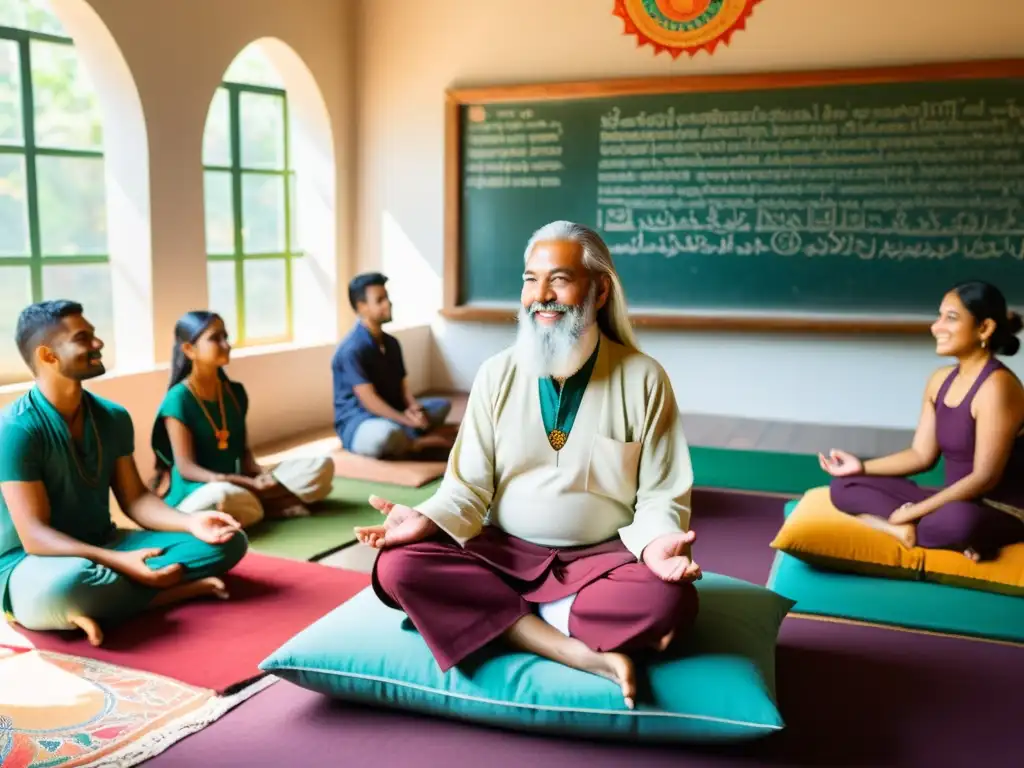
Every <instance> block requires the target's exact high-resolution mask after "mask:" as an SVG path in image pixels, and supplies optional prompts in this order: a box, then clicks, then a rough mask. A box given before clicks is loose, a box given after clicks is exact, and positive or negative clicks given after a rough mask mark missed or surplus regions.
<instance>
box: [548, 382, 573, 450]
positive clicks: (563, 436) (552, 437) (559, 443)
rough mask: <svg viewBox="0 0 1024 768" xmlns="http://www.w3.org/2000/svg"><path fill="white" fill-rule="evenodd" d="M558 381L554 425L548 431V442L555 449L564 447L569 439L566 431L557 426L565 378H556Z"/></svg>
mask: <svg viewBox="0 0 1024 768" xmlns="http://www.w3.org/2000/svg"><path fill="white" fill-rule="evenodd" d="M555 381H557V382H558V384H559V386H558V403H557V404H556V405H555V426H554V428H553V429H552V430H551V431H550V432H548V442H549V443H550V444H551V447H552V448H554V449H555V450H556V451H560V450H562V448H564V447H565V443H566V441H567V440H568V439H569V435H568V433H567V432H564V431H562V430H561V429H559V428H558V426H557V425H558V415H559V414H560V413H561V412H562V393H563V392H565V379H561V378H556V379H555Z"/></svg>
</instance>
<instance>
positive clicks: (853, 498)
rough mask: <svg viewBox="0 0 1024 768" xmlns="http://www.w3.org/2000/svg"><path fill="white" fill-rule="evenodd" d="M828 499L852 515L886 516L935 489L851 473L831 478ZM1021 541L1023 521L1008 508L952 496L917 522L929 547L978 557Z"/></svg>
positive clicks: (995, 553)
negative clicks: (953, 498) (1004, 509)
mask: <svg viewBox="0 0 1024 768" xmlns="http://www.w3.org/2000/svg"><path fill="white" fill-rule="evenodd" d="M829 491H830V495H831V497H832V504H833V505H834V506H835V507H836V508H837V509H839V510H841V511H842V512H846V513H847V514H850V515H865V514H866V515H874V516H875V517H885V518H888V517H889V515H891V514H892V513H893V512H895V511H896V510H897V509H898V508H899V507H901V506H902V505H904V504H906V503H908V502H909V503H911V504H916V503H917V502H919V501H924V500H925V499H927V498H928V497H929V496H932V495H933V493H934V491H930V490H928V489H926V488H922V487H921V486H919V485H917V484H916V483H914V482H913V481H911V480H907V479H906V478H903V477H877V476H873V475H855V476H853V477H836V478H833V480H832V483H831V485H830V487H829ZM1020 541H1024V523H1022V522H1021V521H1020V520H1018V519H1017V518H1016V517H1014V516H1013V515H1011V514H1008V513H1007V512H1001V511H999V510H998V509H994V508H992V507H990V506H987V505H985V504H981V503H976V502H972V501H951V502H949V503H948V504H943V505H942V506H941V507H939V508H938V509H937V510H935V511H934V512H932V513H930V514H928V515H925V516H924V517H922V518H920V519H919V520H918V521H917V545H918V546H919V547H927V548H928V549H952V550H956V551H957V552H963V551H964V550H966V549H968V548H970V549H973V550H974V551H975V552H977V553H978V556H979V557H980V558H981V559H982V560H991V559H994V558H995V557H997V556H998V555H999V550H1000V549H1002V548H1003V547H1006V546H1009V545H1010V544H1016V543H1017V542H1020Z"/></svg>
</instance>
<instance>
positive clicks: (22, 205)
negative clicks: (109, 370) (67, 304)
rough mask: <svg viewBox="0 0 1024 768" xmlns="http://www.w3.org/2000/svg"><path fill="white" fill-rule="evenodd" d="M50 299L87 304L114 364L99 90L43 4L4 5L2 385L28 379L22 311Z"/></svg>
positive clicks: (21, 0) (16, 0)
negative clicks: (20, 347)
mask: <svg viewBox="0 0 1024 768" xmlns="http://www.w3.org/2000/svg"><path fill="white" fill-rule="evenodd" d="M54 298H67V299H73V300H75V301H79V302H81V303H83V304H84V305H85V309H86V313H87V315H88V317H89V319H90V320H91V321H92V322H93V323H94V324H95V325H96V327H97V329H98V333H99V334H100V336H101V337H102V338H103V339H104V341H106V342H107V345H108V346H107V349H106V351H105V353H104V354H105V357H106V358H107V364H108V367H109V366H110V365H112V363H113V357H114V354H113V348H112V342H113V302H112V299H111V281H110V266H109V259H108V246H107V211H106V183H105V178H104V163H103V131H102V126H101V125H100V114H99V107H98V106H97V100H96V92H95V90H94V89H93V86H92V83H91V82H90V81H89V78H88V75H87V73H86V71H85V69H84V68H83V67H82V65H81V64H80V62H79V60H78V56H77V54H76V52H75V48H74V44H73V42H72V40H71V38H69V37H68V36H67V32H66V31H65V30H64V28H63V26H62V25H61V23H60V21H59V19H57V17H56V16H55V15H54V14H53V12H52V11H51V9H50V6H49V3H48V2H46V0H0V383H9V382H11V381H17V380H24V379H27V378H28V376H29V374H28V371H27V370H26V368H25V365H24V363H23V362H22V360H21V357H20V356H19V355H18V351H17V348H16V347H15V344H14V329H15V325H16V323H17V317H18V313H19V312H20V311H21V309H22V308H23V307H25V306H26V305H27V304H29V303H31V302H34V301H40V300H42V299H54Z"/></svg>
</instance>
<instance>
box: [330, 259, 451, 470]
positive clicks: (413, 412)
mask: <svg viewBox="0 0 1024 768" xmlns="http://www.w3.org/2000/svg"><path fill="white" fill-rule="evenodd" d="M387 281H388V279H387V278H386V277H385V276H384V275H382V274H380V273H379V272H370V273H366V274H361V275H356V276H355V277H354V278H353V279H352V282H350V283H349V285H348V300H349V304H351V305H352V309H353V310H355V312H356V314H357V315H358V316H359V320H358V322H357V323H356V326H355V328H353V329H352V331H351V332H350V333H349V334H348V336H346V337H345V338H344V339H343V340H342V342H341V344H339V345H338V349H337V350H336V351H335V353H334V359H333V360H332V361H331V368H332V370H333V373H334V429H335V430H336V431H337V433H338V437H340V438H341V444H342V446H343V447H344V448H345V450H347V451H350V452H352V453H358V454H361V455H363V456H372V457H374V458H397V457H400V456H402V455H404V454H406V453H408V452H409V451H410V450H412V449H414V447H415V445H416V441H417V440H418V439H419V438H421V437H423V436H424V435H426V434H427V433H428V432H430V431H431V430H433V429H436V428H437V427H439V426H441V425H442V424H444V421H445V419H446V418H447V417H448V412H449V411H450V410H451V403H450V402H449V401H448V400H445V399H443V398H424V399H423V400H422V401H417V400H416V398H415V397H413V395H412V392H410V390H409V381H408V379H407V378H406V374H405V363H404V362H403V361H402V347H401V345H400V344H399V343H398V339H396V338H395V337H394V336H391V335H390V334H387V333H385V332H384V331H383V330H382V329H381V326H383V325H384V324H385V323H389V322H391V300H390V299H389V298H388V292H387V288H386V287H385V285H386V284H387Z"/></svg>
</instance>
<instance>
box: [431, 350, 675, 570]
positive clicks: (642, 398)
mask: <svg viewBox="0 0 1024 768" xmlns="http://www.w3.org/2000/svg"><path fill="white" fill-rule="evenodd" d="M692 486H693V468H692V466H691V464H690V452H689V448H688V446H687V444H686V438H685V437H684V436H683V429H682V424H681V420H680V417H679V411H678V408H677V407H676V400H675V396H674V394H673V392H672V385H671V383H670V381H669V379H668V376H667V375H666V374H665V371H664V370H663V369H662V368H661V366H660V365H659V364H658V363H657V362H656V361H655V360H654V359H652V358H650V357H648V356H647V355H644V354H643V353H641V352H636V351H631V350H629V349H627V348H626V347H623V346H622V345H620V344H616V343H614V342H612V341H610V340H609V339H608V338H606V337H604V336H602V337H601V343H600V347H599V349H598V356H597V360H596V362H595V364H594V370H593V373H592V374H591V378H590V383H589V384H588V385H587V389H586V391H585V392H584V395H583V401H582V403H581V404H580V408H579V412H578V413H577V415H576V420H575V422H574V423H573V427H572V431H571V432H570V434H569V440H568V442H567V443H566V444H565V446H564V447H563V448H562V450H561V451H558V452H556V451H555V450H554V449H552V448H551V446H550V444H549V443H548V440H547V435H546V434H545V432H544V426H543V422H542V419H541V412H540V399H539V394H538V384H537V379H536V377H533V376H530V375H527V374H526V373H524V372H523V371H521V370H519V369H518V367H517V361H516V358H515V356H514V349H508V350H505V351H504V352H501V353H499V354H497V355H495V356H494V357H492V358H490V359H489V360H487V361H486V362H485V363H484V365H483V366H482V367H481V369H480V371H479V372H478V373H477V376H476V380H475V381H474V382H473V387H472V390H471V391H470V395H469V403H468V405H467V408H466V416H465V418H464V420H463V422H462V426H461V428H460V429H459V434H458V438H457V439H456V441H455V446H454V447H453V449H452V452H451V455H450V457H449V460H448V467H447V471H446V472H445V476H444V479H443V480H442V482H441V485H440V487H439V488H438V490H437V491H436V492H435V493H434V495H433V496H432V497H431V498H429V499H427V500H426V501H424V502H423V503H421V504H419V505H417V507H416V509H417V510H419V511H420V512H421V513H422V514H424V515H426V516H427V517H429V518H430V519H431V520H433V521H434V522H435V523H436V524H437V525H438V526H439V527H440V528H441V529H442V530H444V531H445V532H446V533H447V534H448V535H450V536H451V537H452V538H453V539H455V540H456V541H457V542H458V543H459V544H460V545H465V543H466V541H468V540H469V539H471V538H472V537H473V536H476V535H477V534H478V533H480V531H481V529H482V527H483V526H484V525H485V524H491V525H495V526H498V527H499V528H501V529H502V530H503V531H505V532H506V533H508V534H509V535H511V536H515V537H517V538H521V539H525V540H526V541H530V542H533V543H535V544H540V545H544V546H549V547H572V546H583V545H590V544H596V543H599V542H601V541H605V540H607V539H610V538H612V537H614V536H615V535H616V534H618V535H619V536H620V537H621V539H622V541H623V543H624V544H625V545H626V547H627V548H628V549H629V551H630V552H632V553H633V554H634V555H635V556H636V557H637V559H638V560H639V559H640V556H641V553H642V552H643V549H644V547H646V546H647V544H649V543H650V542H651V541H652V540H654V539H656V538H657V537H659V536H661V535H663V534H666V533H671V532H677V531H679V530H686V529H687V528H688V527H689V523H690V490H691V488H692Z"/></svg>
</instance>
